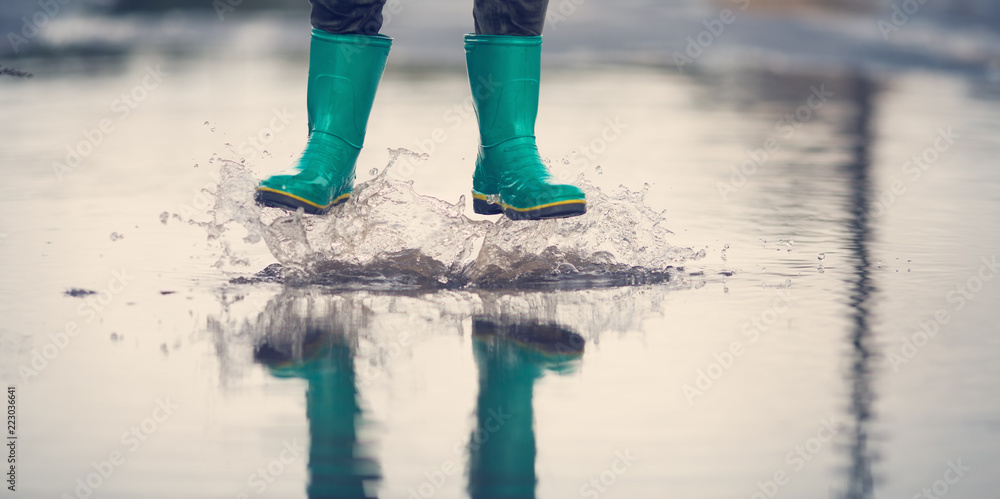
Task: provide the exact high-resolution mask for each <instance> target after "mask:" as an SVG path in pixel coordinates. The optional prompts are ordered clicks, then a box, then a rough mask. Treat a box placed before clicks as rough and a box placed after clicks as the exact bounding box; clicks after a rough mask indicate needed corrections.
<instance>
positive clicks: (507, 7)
mask: <svg viewBox="0 0 1000 499" xmlns="http://www.w3.org/2000/svg"><path fill="white" fill-rule="evenodd" d="M548 6H549V0H475V6H474V7H473V9H472V17H473V19H475V21H476V34H477V35H513V36H541V34H542V26H543V25H544V24H545V10H546V9H547V8H548Z"/></svg>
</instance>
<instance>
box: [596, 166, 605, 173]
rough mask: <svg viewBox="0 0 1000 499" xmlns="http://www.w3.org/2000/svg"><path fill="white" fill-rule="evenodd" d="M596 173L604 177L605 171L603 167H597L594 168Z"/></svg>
mask: <svg viewBox="0 0 1000 499" xmlns="http://www.w3.org/2000/svg"><path fill="white" fill-rule="evenodd" d="M594 172H596V173H597V174H598V175H604V169H603V168H601V165H597V168H594Z"/></svg>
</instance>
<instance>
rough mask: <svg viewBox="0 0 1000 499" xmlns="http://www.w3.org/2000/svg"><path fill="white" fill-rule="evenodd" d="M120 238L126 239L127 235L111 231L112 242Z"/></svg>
mask: <svg viewBox="0 0 1000 499" xmlns="http://www.w3.org/2000/svg"><path fill="white" fill-rule="evenodd" d="M119 239H125V236H124V235H122V234H119V233H117V232H112V233H111V242H115V241H118V240H119Z"/></svg>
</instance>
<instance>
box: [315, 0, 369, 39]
mask: <svg viewBox="0 0 1000 499" xmlns="http://www.w3.org/2000/svg"><path fill="white" fill-rule="evenodd" d="M385 2H386V0H310V3H312V14H311V15H310V20H311V21H312V26H313V27H314V28H317V29H321V30H323V31H326V32H328V33H333V34H337V35H369V36H373V35H377V34H378V32H379V30H380V29H382V6H384V5H385Z"/></svg>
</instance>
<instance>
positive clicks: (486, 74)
mask: <svg viewBox="0 0 1000 499" xmlns="http://www.w3.org/2000/svg"><path fill="white" fill-rule="evenodd" d="M541 54H542V37H540V36H506V35H471V34H470V35H466V36H465V56H466V62H467V63H468V68H469V83H470V84H471V85H472V100H473V103H474V104H475V108H476V117H477V118H478V119H479V156H478V157H477V158H476V171H475V173H474V174H473V177H472V208H473V210H474V211H475V212H476V213H479V214H481V215H494V214H497V213H503V214H505V215H507V217H508V218H511V219H514V220H540V219H543V218H562V217H572V216H576V215H582V214H583V213H586V211H587V201H586V198H585V196H584V194H583V191H581V190H580V189H579V188H578V187H576V186H573V185H566V184H558V183H554V182H553V181H552V177H551V175H549V171H548V169H546V168H545V165H544V164H543V163H542V158H541V157H540V156H539V155H538V146H537V145H536V144H535V117H536V116H537V115H538V82H539V78H540V74H541Z"/></svg>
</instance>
